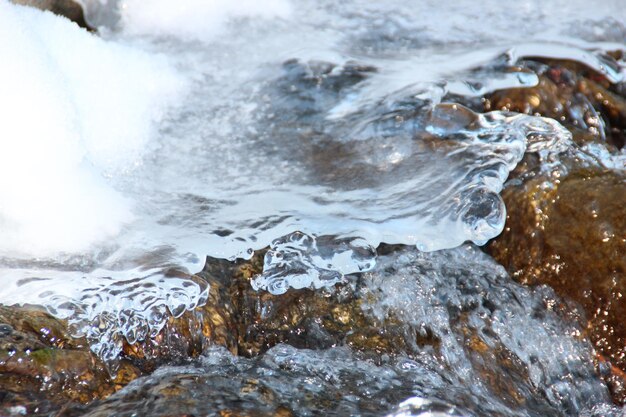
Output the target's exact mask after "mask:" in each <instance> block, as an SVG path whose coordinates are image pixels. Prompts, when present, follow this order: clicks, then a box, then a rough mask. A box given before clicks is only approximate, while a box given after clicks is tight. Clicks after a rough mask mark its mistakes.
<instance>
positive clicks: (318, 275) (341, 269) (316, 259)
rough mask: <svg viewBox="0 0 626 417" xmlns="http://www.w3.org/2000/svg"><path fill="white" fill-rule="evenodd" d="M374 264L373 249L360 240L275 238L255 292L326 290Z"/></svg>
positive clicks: (301, 235) (298, 235) (297, 234)
mask: <svg viewBox="0 0 626 417" xmlns="http://www.w3.org/2000/svg"><path fill="white" fill-rule="evenodd" d="M375 265H376V248H374V247H372V246H370V245H369V244H368V243H367V242H366V241H365V240H363V239H359V238H356V239H350V238H344V239H339V238H335V237H329V236H325V237H322V238H316V237H315V236H309V235H306V234H304V233H301V232H295V233H292V234H290V235H287V236H284V237H282V238H280V239H276V240H275V241H273V242H272V244H271V246H270V250H269V251H267V253H266V254H265V259H264V263H263V273H262V274H261V275H260V276H258V277H256V278H255V279H254V280H253V281H252V282H251V284H252V287H253V288H254V289H255V290H257V291H258V290H265V291H269V292H270V293H272V294H283V293H285V292H287V290H288V289H289V288H296V289H300V288H321V287H330V286H333V285H335V284H337V283H339V282H342V281H343V280H344V274H349V273H353V272H361V271H369V270H370V269H372V268H373V267H374V266H375Z"/></svg>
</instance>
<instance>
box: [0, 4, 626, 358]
mask: <svg viewBox="0 0 626 417" xmlns="http://www.w3.org/2000/svg"><path fill="white" fill-rule="evenodd" d="M84 3H85V4H86V6H87V10H88V17H89V18H90V19H91V21H92V22H93V23H94V24H96V25H101V28H100V33H101V37H96V36H94V35H92V34H89V33H87V32H84V31H82V30H80V29H79V28H77V27H75V26H73V25H71V24H70V23H69V22H67V21H64V20H62V19H60V18H58V17H55V16H53V15H50V14H46V13H41V12H39V11H36V10H30V9H26V8H22V7H17V6H13V5H11V4H8V3H7V2H2V3H0V35H1V36H0V51H2V52H3V56H5V57H6V61H7V62H8V64H7V65H5V66H3V67H2V68H1V69H0V76H1V77H2V78H1V81H0V83H1V84H0V85H1V87H0V88H1V89H2V97H3V98H2V99H1V101H0V110H1V112H2V114H3V123H2V125H1V126H0V136H1V140H2V149H1V152H0V176H1V177H2V178H3V179H2V182H1V183H0V199H1V201H2V203H1V204H0V228H1V230H2V236H3V239H2V242H0V257H1V259H2V265H3V268H2V280H3V283H4V284H5V285H3V288H2V290H0V302H2V303H7V304H12V303H16V302H24V303H33V304H42V305H45V306H46V307H48V308H49V310H50V311H51V312H52V313H54V314H56V315H59V316H61V317H65V318H69V319H70V322H71V323H72V324H73V326H74V327H75V329H76V332H77V333H79V334H87V335H88V336H89V337H90V340H92V342H93V346H94V349H95V350H96V351H97V352H98V353H99V354H101V355H102V356H103V357H105V358H113V357H114V356H115V355H116V354H117V352H119V346H120V337H126V338H127V339H128V340H129V341H131V342H132V341H134V340H137V339H142V338H144V337H148V336H149V335H151V334H154V332H158V330H159V329H160V328H161V326H162V325H163V323H164V320H165V319H166V317H167V315H171V314H173V315H178V314H181V313H182V312H183V311H185V310H187V309H192V308H194V307H195V306H196V305H198V304H199V303H202V302H204V300H205V299H206V288H202V287H201V286H199V284H197V283H196V282H195V281H193V280H191V279H190V278H188V276H187V275H185V273H187V272H195V271H198V270H200V269H201V267H202V261H203V259H204V256H205V255H211V256H215V257H221V258H228V259H235V258H237V257H249V256H250V255H251V253H252V251H254V250H257V249H260V248H263V247H265V246H268V245H271V250H270V251H269V252H268V255H267V257H266V260H265V270H264V273H263V274H262V275H261V276H259V277H257V278H256V280H255V281H254V285H255V286H256V288H258V289H260V290H269V291H271V292H274V293H282V292H284V291H286V290H287V289H288V288H290V287H293V288H303V287H309V286H312V287H316V288H318V287H321V286H326V285H332V284H334V283H337V282H339V281H341V280H343V279H344V277H345V275H346V274H350V273H353V272H361V271H368V270H371V269H372V268H374V266H375V265H376V263H377V259H376V253H375V248H376V247H377V246H378V245H379V244H380V243H381V242H386V243H402V244H410V245H415V246H417V247H418V248H419V249H421V250H424V251H433V250H439V249H445V248H452V247H456V246H459V245H461V244H463V243H464V242H467V241H472V242H474V243H477V244H482V243H484V242H486V241H487V240H488V239H490V238H492V237H494V236H496V235H497V234H498V233H499V232H500V231H501V230H502V227H503V224H504V217H505V207H504V206H503V203H502V200H501V199H500V197H499V196H498V192H499V191H500V190H501V188H502V185H503V183H504V181H505V180H506V178H507V175H508V173H509V171H511V170H512V169H513V168H514V167H515V166H516V164H517V163H518V162H519V161H520V159H521V158H522V156H523V155H524V152H526V151H527V150H533V151H536V150H539V149H545V150H547V151H550V152H559V151H562V150H563V149H565V148H567V147H569V146H570V145H571V141H570V137H569V133H568V132H567V131H566V130H564V129H563V128H562V127H561V126H560V125H559V124H558V123H557V122H555V121H553V120H550V119H542V118H537V117H533V116H526V115H518V114H511V113H506V112H492V113H488V114H477V113H475V112H473V111H472V110H470V109H468V108H465V107H463V106H461V105H459V104H449V103H447V101H448V100H449V99H450V97H452V96H453V95H465V96H471V97H476V96H480V95H481V94H484V93H485V92H487V91H492V90H494V89H498V88H505V87H507V88H508V87H515V86H519V87H523V86H532V85H534V84H535V83H536V82H537V78H536V76H535V75H534V74H532V73H529V72H526V71H518V72H516V71H509V70H505V67H506V66H508V65H509V64H512V63H514V62H515V61H516V59H518V58H519V57H522V56H543V55H548V56H553V57H554V56H557V57H564V58H569V59H573V60H578V61H580V62H583V63H584V64H586V65H588V66H590V67H592V68H595V69H597V70H598V71H600V72H603V73H605V74H606V75H607V77H608V78H609V79H612V80H620V79H622V77H623V69H622V68H621V67H620V66H618V65H615V63H614V62H611V61H610V60H609V59H608V58H606V57H604V56H603V55H602V52H601V51H602V50H606V49H609V48H612V47H615V46H616V45H621V44H620V42H621V43H622V44H623V42H624V39H626V28H624V25H623V23H621V22H624V21H626V19H624V17H625V16H623V13H624V8H623V7H618V6H620V5H619V2H610V1H606V2H604V3H603V7H599V6H598V5H595V4H594V5H591V4H588V3H589V2H574V3H572V2H562V1H552V2H541V3H540V4H541V7H539V4H538V3H537V2H532V1H526V2H522V3H520V4H519V6H518V7H516V8H515V9H513V8H510V7H507V8H505V7H503V6H502V4H501V2H495V1H491V2H485V3H484V4H483V5H481V7H480V8H476V7H475V4H474V3H475V2H469V1H459V2H455V4H452V3H451V4H441V2H434V1H426V2H419V4H416V5H407V4H406V2H401V1H397V2H395V1H391V2H384V3H381V4H374V5H373V4H370V3H371V2H365V1H363V2H361V1H354V2H344V3H342V4H341V5H339V4H335V2H307V1H300V2H296V1H292V2H289V1H287V0H284V1H281V0H276V1H272V2H269V3H268V4H266V5H264V6H263V7H260V6H259V5H258V4H257V3H256V2H240V3H238V5H237V6H235V5H233V4H231V3H230V2H226V1H216V2H201V1H190V2H186V3H185V4H184V6H182V5H181V6H179V5H173V4H172V3H171V2H165V1H160V0H159V1H152V2H149V3H148V2H145V1H142V2H139V1H125V2H119V3H117V2H114V1H99V0H98V1H96V0H92V1H85V2H84ZM601 13H602V14H601ZM620 13H621V14H622V15H620ZM207 19H208V20H207ZM207 21H208V22H209V23H210V24H206V22H207ZM600 21H601V22H604V23H603V25H600V24H596V23H593V22H600ZM581 22H582V23H581ZM606 22H609V23H610V22H613V23H614V24H607V23H606ZM521 39H523V40H524V42H525V43H524V44H521V43H520V40H521ZM9 98H10V99H9ZM33 103H37V105H36V106H34V105H33ZM42 109H43V110H45V111H35V110H42ZM597 152H601V151H597ZM618 162H619V161H617V162H615V163H618ZM172 271H177V272H175V273H173V272H172ZM102 323H104V324H102Z"/></svg>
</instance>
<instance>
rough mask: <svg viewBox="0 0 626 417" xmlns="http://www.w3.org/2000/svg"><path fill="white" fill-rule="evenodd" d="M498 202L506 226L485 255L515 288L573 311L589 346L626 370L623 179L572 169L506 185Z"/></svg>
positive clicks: (625, 204)
mask: <svg viewBox="0 0 626 417" xmlns="http://www.w3.org/2000/svg"><path fill="white" fill-rule="evenodd" d="M502 196H503V198H504V201H505V203H506V205H507V209H508V215H507V223H506V227H505V229H504V232H503V233H502V235H500V236H499V237H498V238H496V239H494V240H493V241H492V242H491V244H490V245H489V252H490V253H491V254H492V255H493V256H494V257H495V258H496V259H497V260H498V261H499V262H501V263H502V264H503V265H504V266H505V267H506V268H507V269H508V270H509V271H510V272H511V273H512V275H513V277H515V278H516V279H517V280H518V281H520V282H522V283H526V284H539V283H541V284H548V285H550V286H551V287H553V288H554V289H555V290H556V292H557V293H558V294H559V295H561V296H564V297H569V298H571V299H573V300H575V301H577V302H578V303H580V304H581V305H582V306H583V308H584V310H585V312H586V315H587V319H588V321H589V322H588V331H589V336H590V338H591V340H592V341H593V343H594V344H595V346H596V347H597V348H598V350H599V351H600V352H601V353H602V354H603V355H604V357H606V358H607V359H609V360H610V362H611V363H612V364H614V365H616V366H618V367H619V368H620V369H622V370H626V322H625V321H624V317H626V303H625V302H624V300H623V297H624V295H626V210H625V209H624V207H626V176H625V175H624V174H623V173H620V172H614V171H604V170H601V169H599V168H598V169H579V170H578V171H575V172H573V173H571V174H569V175H568V176H567V177H565V178H563V179H561V180H554V179H552V178H548V177H546V176H537V177H535V178H531V179H529V180H527V181H526V182H524V183H522V184H518V185H510V186H509V187H508V188H506V189H505V190H504V191H503V193H502Z"/></svg>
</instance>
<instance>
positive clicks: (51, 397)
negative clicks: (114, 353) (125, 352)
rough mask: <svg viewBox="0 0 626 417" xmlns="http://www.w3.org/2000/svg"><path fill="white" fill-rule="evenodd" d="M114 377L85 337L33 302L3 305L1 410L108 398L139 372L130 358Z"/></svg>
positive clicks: (35, 410) (0, 308) (52, 406)
mask: <svg viewBox="0 0 626 417" xmlns="http://www.w3.org/2000/svg"><path fill="white" fill-rule="evenodd" d="M120 369H121V372H120V374H119V375H118V377H117V378H116V379H112V378H111V376H110V375H109V372H108V370H107V369H106V367H105V365H104V364H103V363H102V362H101V361H100V360H99V359H98V358H97V357H96V356H95V355H94V354H93V353H92V352H91V351H90V350H89V346H88V345H87V342H86V340H85V339H83V338H73V337H71V336H70V334H69V333H68V331H67V327H66V323H64V322H63V321H60V320H57V319H55V318H53V317H51V316H50V315H48V314H47V313H45V312H43V311H41V310H38V309H35V308H32V307H15V306H14V307H7V306H0V393H1V394H0V414H3V415H5V414H13V413H15V412H21V411H20V410H22V411H24V412H26V413H29V414H31V413H46V412H49V411H51V410H55V409H58V408H60V407H61V406H62V405H63V404H65V403H68V402H77V403H88V402H91V401H93V400H94V399H97V398H103V397H106V396H108V395H110V394H111V393H113V392H115V390H116V389H118V388H120V387H121V386H123V385H126V384H127V383H128V382H129V380H130V379H131V378H133V379H134V378H135V377H137V376H139V374H138V373H137V372H133V368H132V367H131V366H130V365H129V364H127V363H121V364H120Z"/></svg>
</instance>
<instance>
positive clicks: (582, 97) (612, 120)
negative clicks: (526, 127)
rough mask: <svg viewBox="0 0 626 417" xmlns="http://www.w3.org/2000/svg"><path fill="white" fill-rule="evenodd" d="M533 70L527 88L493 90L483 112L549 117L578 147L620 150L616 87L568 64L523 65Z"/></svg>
mask: <svg viewBox="0 0 626 417" xmlns="http://www.w3.org/2000/svg"><path fill="white" fill-rule="evenodd" d="M523 64H524V65H526V66H529V67H531V68H533V69H534V70H535V72H536V73H537V75H538V78H539V83H538V85H536V86H535V87H531V88H512V89H506V90H500V91H496V92H494V93H493V94H490V95H488V96H487V97H485V99H484V110H485V111H491V110H508V111H515V112H520V113H526V114H534V115H539V116H544V117H550V118H553V119H555V120H557V121H559V122H560V123H561V124H563V125H564V126H565V127H567V128H568V129H569V130H570V131H571V132H572V135H573V138H574V141H575V142H576V143H578V144H579V145H582V144H585V143H588V142H592V141H595V142H606V143H608V144H609V145H611V146H614V147H617V148H621V147H622V146H623V145H624V142H623V131H624V129H626V99H624V97H623V96H622V95H621V94H620V91H621V90H620V87H619V86H618V85H612V84H610V83H609V82H608V81H607V80H606V78H604V77H603V76H602V75H601V74H598V73H595V72H593V71H592V70H590V69H588V68H585V67H583V66H582V65H580V64H577V63H575V62H571V61H558V60H546V63H542V64H540V63H537V62H533V61H527V62H525V63H523Z"/></svg>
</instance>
